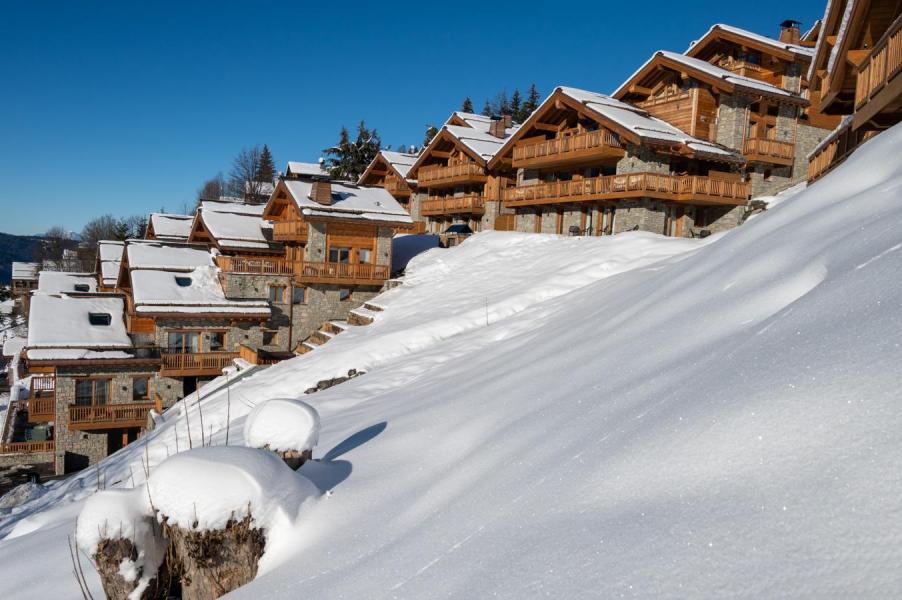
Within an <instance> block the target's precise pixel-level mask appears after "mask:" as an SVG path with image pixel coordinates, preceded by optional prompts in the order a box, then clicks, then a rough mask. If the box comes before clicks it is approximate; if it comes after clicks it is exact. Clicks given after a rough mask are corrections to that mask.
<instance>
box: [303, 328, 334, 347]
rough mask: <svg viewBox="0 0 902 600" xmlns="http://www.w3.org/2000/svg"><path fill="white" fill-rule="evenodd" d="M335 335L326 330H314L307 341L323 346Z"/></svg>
mask: <svg viewBox="0 0 902 600" xmlns="http://www.w3.org/2000/svg"><path fill="white" fill-rule="evenodd" d="M333 337H334V336H333V335H332V334H331V333H326V332H325V331H314V332H313V333H312V334H310V337H309V338H307V341H308V342H310V343H311V344H314V345H316V346H322V345H323V344H325V343H326V342H328V341H329V340H331V339H332V338H333Z"/></svg>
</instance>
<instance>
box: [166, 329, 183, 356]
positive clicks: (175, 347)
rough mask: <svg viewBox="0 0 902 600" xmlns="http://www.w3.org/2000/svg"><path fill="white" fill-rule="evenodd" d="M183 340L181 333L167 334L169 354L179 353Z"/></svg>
mask: <svg viewBox="0 0 902 600" xmlns="http://www.w3.org/2000/svg"><path fill="white" fill-rule="evenodd" d="M183 342H184V338H183V336H182V333H181V332H171V333H170V334H169V342H168V347H169V351H170V352H181V351H182V348H183Z"/></svg>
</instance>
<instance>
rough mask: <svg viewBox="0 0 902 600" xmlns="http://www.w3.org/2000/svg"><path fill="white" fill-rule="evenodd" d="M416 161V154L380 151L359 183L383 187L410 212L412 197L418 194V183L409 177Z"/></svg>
mask: <svg viewBox="0 0 902 600" xmlns="http://www.w3.org/2000/svg"><path fill="white" fill-rule="evenodd" d="M416 160H417V155H416V154H407V153H404V152H393V151H391V150H380V151H379V153H378V154H376V156H375V157H374V158H373V160H372V162H370V164H369V166H368V167H367V168H366V171H364V172H363V175H361V176H360V179H359V180H358V181H357V183H358V185H381V186H382V187H384V188H385V189H386V190H387V191H388V193H389V194H391V195H392V196H393V197H394V199H395V200H397V201H398V203H399V204H401V206H403V207H404V208H405V209H407V210H408V212H409V211H410V207H409V203H410V196H411V194H412V193H414V192H416V188H417V182H416V180H415V179H409V178H408V177H407V175H408V173H409V172H410V167H412V166H413V164H414V163H415V162H416Z"/></svg>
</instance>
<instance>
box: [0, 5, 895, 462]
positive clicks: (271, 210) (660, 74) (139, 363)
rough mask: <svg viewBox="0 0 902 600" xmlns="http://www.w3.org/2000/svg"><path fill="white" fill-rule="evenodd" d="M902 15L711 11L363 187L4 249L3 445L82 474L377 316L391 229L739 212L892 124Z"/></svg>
mask: <svg viewBox="0 0 902 600" xmlns="http://www.w3.org/2000/svg"><path fill="white" fill-rule="evenodd" d="M900 23H902V16H900V5H899V3H898V2H896V1H895V0H892V1H881V0H870V1H855V0H831V1H830V2H829V3H828V5H827V7H826V11H825V14H824V17H823V19H822V20H821V21H819V22H818V23H816V24H815V25H814V26H813V27H811V28H810V29H809V30H808V31H806V32H804V33H802V32H801V30H800V28H799V24H798V23H796V22H793V21H786V22H784V23H782V24H781V27H780V30H779V35H778V36H777V37H773V38H771V37H768V36H764V35H761V34H758V33H754V32H750V31H746V30H743V29H740V28H736V27H732V26H729V25H723V24H717V25H713V26H712V27H711V28H709V29H708V30H707V31H706V32H704V33H703V35H702V36H701V37H700V38H699V39H698V40H696V41H694V42H692V43H691V44H689V46H688V48H687V49H686V50H685V51H684V52H673V51H665V50H661V51H658V52H655V53H654V54H653V55H652V56H651V57H650V58H649V59H648V60H647V61H646V62H645V63H644V64H642V65H641V66H639V68H638V69H637V70H636V71H635V72H634V73H633V74H632V75H631V76H630V77H629V78H628V79H627V80H626V81H624V82H623V83H622V84H621V85H620V86H618V88H617V89H616V90H613V91H612V92H610V93H605V92H602V91H595V90H585V89H577V88H574V87H568V86H563V85H562V86H559V87H556V88H555V89H554V90H552V91H551V93H550V94H549V95H548V96H547V98H545V100H544V101H543V102H542V103H541V104H540V105H539V106H538V108H537V109H536V110H535V111H534V112H533V113H532V114H531V115H529V116H528V117H527V118H525V119H524V121H523V122H522V123H515V122H513V120H512V118H511V117H510V116H497V117H490V116H484V115H476V114H471V113H466V112H459V111H458V112H454V113H452V114H451V116H450V117H449V118H448V119H447V121H446V122H445V123H444V125H443V126H442V128H441V129H440V130H439V131H438V133H437V134H436V135H435V136H434V138H432V140H431V141H430V142H429V143H428V145H426V147H424V148H423V149H422V150H421V151H420V152H418V153H416V154H412V153H402V152H393V151H389V150H382V151H380V152H379V153H378V154H377V155H376V156H375V158H374V159H373V161H372V163H371V164H370V165H369V166H368V168H367V169H366V171H365V172H364V173H363V175H361V177H360V178H359V180H358V181H357V182H348V181H335V180H333V179H331V178H330V176H329V173H328V172H327V170H326V169H325V168H324V165H323V163H322V162H295V161H291V162H288V164H287V165H286V169H285V173H284V175H282V176H280V177H279V178H278V179H277V180H276V181H273V182H252V183H253V185H250V184H249V185H248V186H247V187H246V189H245V194H244V197H242V198H231V197H222V198H219V199H216V200H204V201H203V202H201V203H200V204H199V206H198V207H197V208H196V210H195V211H194V212H193V213H192V214H188V215H178V214H167V213H153V214H151V215H150V216H149V219H148V227H147V231H146V235H145V239H140V240H138V239H132V240H126V241H124V242H123V241H101V242H99V243H98V247H97V253H96V262H95V269H94V273H74V272H58V271H62V270H64V269H62V268H61V266H60V265H52V264H50V263H45V264H37V263H13V293H14V294H15V296H16V297H17V298H18V299H19V301H20V302H21V303H22V305H23V307H24V308H25V309H26V310H27V311H28V316H29V332H28V340H27V342H26V343H25V345H24V348H22V349H21V352H20V353H18V357H19V364H20V366H21V369H22V373H21V374H22V375H26V376H27V379H24V380H23V381H26V382H27V387H28V394H27V398H24V399H20V400H16V401H15V402H14V403H13V404H14V405H13V406H12V407H11V410H10V413H11V414H12V413H15V414H24V415H25V417H26V418H25V421H26V422H27V423H29V424H30V425H29V429H28V430H27V431H28V432H30V433H28V435H27V436H26V435H25V434H23V432H21V431H16V430H15V427H16V426H15V425H10V423H11V422H13V423H15V422H18V421H17V420H16V419H13V420H12V421H11V420H10V419H7V426H6V428H5V429H4V432H3V436H4V437H3V439H2V440H0V443H2V446H0V456H2V457H3V460H6V461H9V460H12V461H15V460H20V459H21V460H28V461H32V462H34V461H43V462H50V463H53V465H54V469H55V470H56V472H57V473H66V472H71V471H74V470H77V469H80V468H82V467H84V466H86V465H88V464H92V463H94V462H96V461H98V460H100V459H101V458H103V457H104V456H106V455H107V454H109V453H110V452H113V451H115V450H116V449H117V448H119V447H121V446H122V445H124V444H127V443H129V442H130V441H133V440H134V439H136V438H137V437H138V436H140V435H141V431H142V430H143V429H144V428H145V427H148V426H152V425H153V416H154V414H156V413H159V412H160V411H162V410H164V409H166V408H167V407H170V406H172V405H173V404H174V403H175V402H176V401H178V400H179V399H181V398H183V397H184V396H185V395H187V394H190V393H191V392H193V391H194V390H196V389H197V388H198V387H199V386H200V385H202V384H203V383H204V382H206V381H209V380H210V379H212V378H213V377H216V376H218V375H220V374H221V373H222V372H223V369H224V368H226V367H229V366H230V365H232V364H233V363H234V361H235V360H236V359H238V358H242V359H244V360H246V361H248V362H250V363H253V364H257V365H267V364H272V363H274V362H277V361H278V360H281V359H284V358H288V357H293V356H296V355H298V354H303V353H305V352H309V351H311V350H313V349H314V348H316V346H317V345H319V344H321V343H323V342H324V341H327V340H328V339H329V338H330V337H331V336H332V335H335V334H337V333H340V332H341V331H342V328H343V327H345V326H346V323H344V322H345V321H348V320H349V319H358V318H359V319H364V322H365V313H366V311H367V310H368V309H366V308H362V307H364V305H366V306H369V305H368V304H367V303H368V301H369V300H371V299H372V298H373V297H374V296H376V295H377V294H379V293H380V292H381V291H382V290H383V289H384V286H385V284H386V282H387V281H388V280H389V278H390V277H391V276H392V272H391V271H392V267H391V265H392V241H393V238H394V237H395V236H396V235H397V234H399V233H404V234H409V233H419V232H423V231H429V232H431V233H441V232H443V231H445V230H446V229H447V228H448V227H449V226H451V225H463V224H466V225H468V226H469V227H470V228H471V229H472V230H473V231H481V230H488V229H498V230H516V231H520V232H527V233H544V234H568V235H593V236H601V235H613V234H617V233H620V232H625V231H631V230H642V231H649V232H653V233H658V234H663V235H667V236H676V237H689V236H701V235H707V234H710V233H712V232H717V231H724V230H727V229H730V228H732V227H736V226H738V225H739V224H741V223H742V221H743V220H744V218H745V217H746V216H747V214H749V210H750V207H749V202H750V200H751V199H752V198H754V197H756V196H761V195H770V194H774V193H777V192H780V191H782V190H784V189H786V188H788V187H789V186H792V185H795V184H797V183H799V182H803V181H806V180H807V181H808V182H809V183H816V182H817V180H818V179H819V178H820V177H822V176H823V175H824V173H826V172H828V171H829V170H831V169H833V168H834V167H835V166H836V165H837V164H839V163H840V162H841V161H842V160H844V159H845V158H846V157H847V156H848V155H849V154H850V153H851V152H853V151H854V150H855V148H857V147H858V146H859V145H860V144H861V143H862V142H863V141H865V140H867V139H869V138H871V137H874V136H875V135H878V134H879V133H880V132H881V131H883V130H884V129H886V128H888V127H890V126H892V125H894V124H896V123H898V121H899V118H900V115H902V76H900V72H902V33H900V31H902V25H900ZM361 315H364V316H361ZM20 420H21V419H20Z"/></svg>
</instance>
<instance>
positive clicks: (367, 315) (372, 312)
mask: <svg viewBox="0 0 902 600" xmlns="http://www.w3.org/2000/svg"><path fill="white" fill-rule="evenodd" d="M382 310H383V309H382V307H381V306H379V305H378V304H373V303H372V302H364V303H363V306H361V307H360V308H355V309H354V310H352V311H351V312H350V313H349V314H348V323H349V324H351V325H359V326H365V325H369V324H371V323H372V322H373V321H375V320H376V314H377V313H381V312H382Z"/></svg>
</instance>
